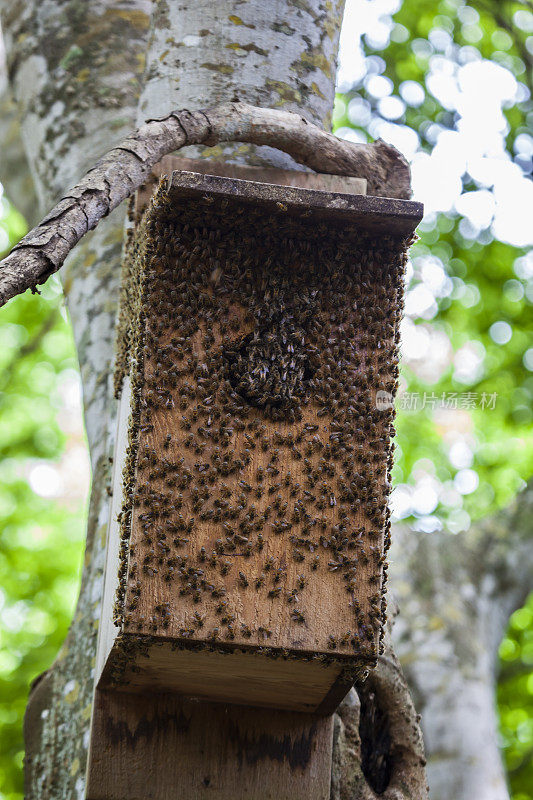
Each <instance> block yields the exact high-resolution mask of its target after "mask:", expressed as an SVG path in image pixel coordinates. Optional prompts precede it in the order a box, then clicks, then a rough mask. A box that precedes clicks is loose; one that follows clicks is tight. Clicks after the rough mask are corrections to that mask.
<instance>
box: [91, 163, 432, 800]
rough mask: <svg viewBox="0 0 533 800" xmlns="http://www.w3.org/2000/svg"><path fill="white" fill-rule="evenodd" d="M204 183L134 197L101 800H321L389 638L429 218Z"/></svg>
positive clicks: (398, 205) (302, 192)
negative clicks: (394, 445) (402, 395)
mask: <svg viewBox="0 0 533 800" xmlns="http://www.w3.org/2000/svg"><path fill="white" fill-rule="evenodd" d="M166 162H167V163H166V164H165V165H163V167H162V169H165V170H168V168H169V166H171V159H168V160H166ZM180 166H181V167H183V161H182V162H181V163H180ZM208 168H209V170H210V173H211V174H204V175H202V174H199V171H198V170H197V171H196V172H194V173H191V172H175V173H171V174H170V176H169V178H168V179H166V180H165V181H164V182H163V183H162V184H161V185H160V187H159V188H158V190H157V191H156V193H155V195H154V197H153V199H152V200H151V201H150V203H149V205H148V209H147V210H146V211H144V213H143V207H144V205H145V203H146V199H147V194H150V193H151V189H150V188H148V190H147V193H144V194H143V193H140V194H139V196H138V199H137V206H136V216H137V224H136V230H135V233H134V236H133V239H132V242H131V244H130V247H129V251H128V255H127V258H126V263H125V269H124V279H123V283H124V285H123V299H122V309H121V321H120V327H121V342H120V348H119V358H118V370H117V385H118V387H119V390H120V391H122V396H121V413H120V421H119V432H118V436H117V443H118V444H117V453H116V459H115V484H114V491H113V504H114V510H113V514H112V517H113V518H114V519H117V520H118V522H117V523H116V525H112V529H111V530H110V534H109V541H108V560H107V566H106V590H105V595H104V606H103V614H102V624H101V631H100V642H99V648H98V655H97V665H96V669H97V680H98V688H97V698H96V703H95V711H94V719H93V734H92V743H91V758H90V765H89V793H88V797H89V798H91V799H92V800H97V798H98V799H100V798H104V797H105V798H109V800H111V799H112V798H113V800H114V799H115V798H116V800H119V798H121V800H125V798H134V797H141V796H143V797H146V796H150V797H154V798H157V799H158V800H159V799H160V800H164V798H167V797H169V798H170V797H175V796H176V793H177V794H178V795H179V796H183V797H191V798H197V797H198V798H204V797H217V798H225V797H228V798H230V797H231V798H240V797H242V798H247V799H248V798H257V800H262V799H263V798H267V797H275V796H276V797H289V796H290V797H291V798H300V797H301V798H304V797H305V798H308V797H313V798H315V797H316V798H327V797H328V795H329V772H330V760H331V736H332V719H331V716H330V715H331V713H332V712H333V711H334V709H335V708H336V706H337V705H338V703H339V702H340V700H341V699H342V697H343V696H344V695H345V694H346V692H347V691H348V690H349V688H350V686H351V685H353V683H354V681H362V680H364V677H365V675H366V674H367V673H368V670H369V669H370V668H371V667H372V666H373V664H374V663H375V659H376V656H377V652H378V647H379V640H380V636H381V632H382V625H383V619H384V599H383V596H384V554H385V552H386V549H387V546H388V541H389V523H388V512H387V496H388V488H389V471H390V466H391V451H390V436H391V432H392V418H393V409H392V403H391V400H392V397H393V395H394V392H395V388H396V381H397V344H398V322H399V314H400V309H401V302H402V289H403V283H402V280H403V267H404V260H405V251H406V247H407V246H408V243H409V241H410V237H411V234H412V231H413V230H414V227H415V225H416V224H417V222H418V221H419V219H420V217H421V206H420V205H419V204H418V203H413V202H410V201H401V200H391V199H387V198H377V197H365V196H364V195H362V194H356V192H357V191H359V192H361V191H362V190H364V186H363V185H361V183H359V184H354V183H353V181H354V179H351V181H352V183H351V186H349V185H348V184H349V180H348V179H340V180H343V181H347V182H346V183H344V186H343V189H344V191H345V192H346V190H347V189H348V190H349V191H351V193H350V194H346V193H345V194H342V193H339V191H338V188H339V184H338V181H339V178H333V176H329V178H328V184H329V185H328V186H327V189H328V190H327V191H318V190H316V181H317V176H308V178H307V180H309V181H315V190H310V189H306V188H301V181H302V178H301V175H303V174H304V173H288V174H287V173H282V172H281V171H279V170H273V171H270V172H271V174H270V175H265V170H260V171H259V173H260V174H257V176H254V180H250V177H251V176H252V175H253V168H229V169H230V170H231V174H232V177H227V176H226V177H221V176H220V175H219V176H216V175H213V173H214V172H216V171H218V172H219V173H220V172H222V171H223V170H228V167H227V166H224V168H223V169H218V170H216V169H215V168H213V165H212V164H209V167H208ZM237 170H240V171H241V175H240V177H241V178H242V177H243V173H242V171H243V170H245V176H246V178H247V180H245V181H243V180H239V179H236V178H235V173H236V171H237ZM267 172H268V171H267ZM274 173H277V174H276V175H274ZM291 176H293V182H296V181H298V180H299V181H300V188H295V187H294V186H290V185H289V186H287V185H281V184H288V183H289V181H291ZM294 176H296V177H295V178H294ZM265 180H269V181H270V182H269V183H265ZM304 180H306V179H304ZM355 180H357V179H355ZM324 183H325V181H324ZM335 190H337V191H335ZM113 605H114V608H113V612H112V610H111V609H112V606H113ZM113 622H114V625H113ZM192 698H194V699H192ZM214 701H218V702H219V703H220V705H215V704H214ZM228 704H232V705H228ZM236 704H240V705H236ZM244 706H247V708H244ZM261 706H264V707H268V710H266V711H265V710H261V709H260V708H257V707H261ZM252 707H253V708H252ZM272 709H277V710H276V711H273V710H272ZM302 712H307V713H302ZM221 741H225V742H226V745H225V746H224V747H225V749H224V748H222V747H221ZM169 751H172V752H174V753H176V754H179V755H177V760H178V763H177V765H176V768H175V770H174V771H172V770H170V771H168V768H167V766H165V765H166V764H167V763H168V762H167V761H165V760H163V757H164V754H165V753H166V754H167V756H168V752H169ZM146 763H150V764H152V765H153V766H154V770H153V773H151V772H150V771H148V772H147V770H146ZM139 765H144V766H143V767H142V768H140V766H139ZM167 773H168V774H167Z"/></svg>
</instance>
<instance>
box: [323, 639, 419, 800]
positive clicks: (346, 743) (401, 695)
mask: <svg viewBox="0 0 533 800" xmlns="http://www.w3.org/2000/svg"><path fill="white" fill-rule="evenodd" d="M357 692H358V693H356V691H355V689H352V691H351V692H350V694H349V695H348V697H347V698H346V699H345V700H344V701H343V703H342V704H341V706H340V707H339V709H338V711H337V714H338V725H337V730H336V740H335V746H334V756H333V771H332V791H331V800H353V798H355V797H357V798H360V800H380V798H381V800H427V797H428V789H427V783H426V771H425V764H426V761H425V757H424V746H423V742H422V734H421V732H420V727H419V720H420V717H419V716H418V715H417V713H416V711H415V708H414V706H413V701H412V699H411V695H410V693H409V688H408V686H407V682H406V680H405V677H404V675H403V672H402V669H401V667H400V664H399V662H398V659H397V657H396V655H395V653H394V651H393V649H392V646H391V645H390V644H387V646H386V648H385V652H384V653H383V655H381V656H380V657H379V659H378V665H377V667H376V669H375V670H373V672H371V673H370V675H369V677H368V678H367V680H366V681H365V683H364V684H363V685H362V686H361V687H359V688H358V690H357ZM365 716H366V717H368V718H369V721H368V725H365V724H364V717H365ZM376 717H380V719H379V720H377V719H376ZM379 728H382V729H383V735H382V739H381V742H377V741H371V742H369V743H368V744H369V745H370V752H371V753H372V757H373V760H374V763H373V764H372V763H370V764H369V763H365V757H364V755H363V750H364V749H365V747H364V740H365V736H367V735H370V736H374V735H375V733H376V730H377V729H379ZM366 749H367V750H368V747H367V748H366Z"/></svg>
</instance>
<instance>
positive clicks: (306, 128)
mask: <svg viewBox="0 0 533 800" xmlns="http://www.w3.org/2000/svg"><path fill="white" fill-rule="evenodd" d="M220 142H247V143H250V144H255V145H269V146H270V147H275V148H277V149H278V150H283V151H284V152H286V153H288V154H289V155H291V156H292V157H293V158H294V160H295V161H297V162H298V163H300V164H304V165H305V166H307V167H310V168H311V169H313V170H315V171H317V172H324V173H330V174H333V175H347V176H349V175H353V176H356V177H360V178H366V179H367V182H368V194H372V195H378V196H386V197H395V198H409V197H410V173H409V166H408V164H407V162H406V161H405V159H404V158H403V156H402V155H401V154H400V153H399V152H398V151H397V150H396V149H395V148H394V147H392V145H389V144H386V143H385V142H383V141H382V140H378V141H376V142H374V143H373V144H354V143H352V142H347V141H344V140H342V139H338V138H337V137H336V136H333V134H331V133H326V132H325V131H323V130H321V129H320V128H317V127H316V126H315V125H313V124H311V123H310V122H308V121H307V120H306V119H305V118H304V117H301V116H299V115H298V114H293V113H290V112H287V111H275V110H273V109H268V108H256V107H255V106H250V105H247V104H245V103H225V104H222V105H218V106H214V107H212V108H208V109H206V110H202V111H187V110H182V111H173V112H172V113H170V114H168V115H167V116H165V117H162V118H161V119H152V120H148V121H147V122H146V123H145V124H144V125H142V126H141V127H140V128H138V130H136V131H135V132H134V133H132V134H131V135H130V136H128V137H127V138H126V139H124V140H123V141H122V142H121V143H120V144H119V145H117V147H114V148H113V149H112V150H110V151H109V152H108V153H107V154H106V155H105V156H104V157H103V158H102V159H100V161H98V162H97V163H96V164H95V165H94V167H92V169H90V170H89V171H88V172H87V174H86V175H85V176H84V177H83V178H82V180H81V181H80V182H79V183H78V184H76V186H74V187H73V188H72V189H70V190H69V191H68V192H67V193H66V194H65V196H64V197H62V198H61V200H60V201H59V203H58V204H57V205H56V206H55V207H54V208H53V209H52V211H50V213H49V214H48V215H47V216H46V217H45V218H44V219H43V220H42V222H41V223H40V224H39V225H37V226H36V227H35V228H34V229H33V230H31V231H30V232H29V233H28V234H27V235H26V236H25V237H24V238H23V239H21V241H20V242H19V243H18V244H17V245H15V247H14V248H13V250H12V251H11V253H10V254H9V255H8V256H7V257H6V258H5V259H4V260H3V262H2V268H1V274H0V305H3V304H4V303H6V302H7V301H8V300H9V299H11V298H12V297H15V296H16V295H17V294H20V293H21V292H24V291H25V290H26V289H30V288H31V289H32V290H35V287H36V286H37V284H41V283H44V282H45V281H46V279H47V278H48V277H49V276H50V275H52V274H53V273H54V272H57V270H59V269H60V267H61V266H62V264H63V262H64V261H65V259H66V257H67V256H68V254H69V253H70V251H71V250H72V249H73V248H74V247H75V246H76V244H77V243H78V242H79V241H80V239H81V238H82V236H84V235H85V234H86V233H87V232H88V231H90V230H92V229H93V228H95V227H96V226H97V225H98V222H99V221H100V220H101V219H102V217H105V216H106V215H107V214H109V213H110V212H111V211H112V210H113V209H114V208H116V207H117V206H118V205H119V204H120V203H121V202H122V201H123V200H125V199H126V198H127V197H129V196H130V195H131V194H133V192H135V190H136V189H137V188H138V187H139V186H141V185H142V184H143V183H144V181H145V180H146V179H147V178H148V176H149V174H150V171H151V169H152V167H153V166H154V164H156V163H157V162H158V161H159V160H160V159H161V158H162V157H163V156H165V155H167V154H168V153H171V152H173V151H175V150H179V149H180V148H182V147H185V146H186V145H195V144H203V145H208V146H212V145H216V144H219V143H220Z"/></svg>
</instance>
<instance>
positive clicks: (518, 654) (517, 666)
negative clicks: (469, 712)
mask: <svg viewBox="0 0 533 800" xmlns="http://www.w3.org/2000/svg"><path fill="white" fill-rule="evenodd" d="M500 659H501V669H500V676H499V683H498V705H499V709H500V719H501V737H502V745H503V748H504V750H505V754H506V758H507V769H508V771H509V778H510V783H511V786H512V787H513V789H514V794H513V798H514V800H530V797H531V760H532V758H533V594H532V595H531V596H530V598H529V601H528V602H527V604H526V605H525V606H524V607H523V608H521V609H519V610H518V611H515V613H514V614H513V616H512V617H511V623H510V625H509V630H508V632H507V636H506V637H505V639H504V640H503V642H502V643H501V647H500Z"/></svg>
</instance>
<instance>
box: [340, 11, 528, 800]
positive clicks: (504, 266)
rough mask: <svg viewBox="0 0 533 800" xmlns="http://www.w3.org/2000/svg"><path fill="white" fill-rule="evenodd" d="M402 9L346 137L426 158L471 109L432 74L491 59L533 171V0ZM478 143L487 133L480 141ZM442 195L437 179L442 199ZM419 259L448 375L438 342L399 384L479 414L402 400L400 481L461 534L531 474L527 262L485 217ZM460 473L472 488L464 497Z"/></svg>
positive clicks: (465, 178)
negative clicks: (470, 404)
mask: <svg viewBox="0 0 533 800" xmlns="http://www.w3.org/2000/svg"><path fill="white" fill-rule="evenodd" d="M384 5H386V4H384ZM397 5H399V6H400V8H399V9H398V10H397V12H396V13H395V14H394V16H393V19H392V20H391V19H390V18H388V17H387V14H385V15H384V17H383V19H382V21H383V22H384V24H388V25H389V27H390V38H389V42H388V44H387V45H385V46H383V42H382V41H381V42H379V43H378V42H377V41H376V40H375V35H376V34H375V30H374V29H373V28H370V29H369V31H368V33H367V34H366V35H365V36H363V37H362V41H361V45H362V49H363V54H364V57H365V68H364V69H361V78H360V79H359V80H358V81H357V82H356V83H355V84H354V85H353V86H352V87H351V88H349V89H347V90H346V87H343V90H344V94H342V95H340V96H339V97H338V99H337V103H336V109H335V114H334V119H335V124H336V128H337V129H338V130H339V129H340V133H341V135H342V134H343V133H344V134H345V135H348V136H349V137H350V136H352V135H353V134H352V133H350V130H351V131H353V132H355V136H356V138H357V139H358V140H359V141H369V140H371V139H372V138H375V137H376V135H384V136H385V138H388V137H387V134H389V135H390V136H392V135H393V133H394V131H397V132H401V131H402V130H403V131H405V129H406V128H410V129H412V131H416V133H417V135H418V145H417V149H418V151H419V152H420V151H422V152H426V153H428V154H431V153H432V151H433V150H434V149H435V148H436V147H437V146H438V145H439V139H440V137H441V136H442V134H446V135H448V137H449V136H450V134H449V133H447V132H450V131H453V132H454V135H456V132H457V131H459V130H460V128H459V126H460V122H461V113H462V112H461V109H460V108H458V107H457V105H456V104H455V103H454V102H453V100H454V95H453V92H448V95H447V94H446V92H444V91H442V85H441V86H439V85H437V83H436V81H435V75H436V74H440V75H443V74H444V75H448V76H451V79H450V80H452V79H453V78H454V77H455V76H456V75H457V74H458V71H459V69H460V67H461V65H464V64H466V63H470V62H480V61H482V59H487V60H489V61H490V62H492V63H494V64H498V65H499V66H500V67H503V68H505V69H506V70H508V72H509V73H510V74H511V75H512V76H513V78H514V80H516V82H517V85H518V97H519V99H518V101H515V102H507V103H505V102H504V103H503V104H502V112H503V114H504V117H505V121H506V127H505V129H503V130H502V134H501V135H502V137H503V138H502V153H501V156H500V157H501V158H503V159H505V158H507V159H508V160H507V162H505V161H504V162H503V163H508V164H512V163H513V162H514V164H515V165H517V166H518V167H520V168H521V169H523V170H524V172H525V173H527V172H528V171H530V169H531V153H524V152H523V146H524V144H525V146H526V150H527V149H528V148H529V144H530V142H531V141H532V140H531V138H530V131H531V122H532V121H533V106H532V103H531V93H532V90H533V74H532V73H533V37H532V36H531V32H532V30H533V13H532V12H533V4H532V3H531V2H525V3H524V2H522V3H520V2H508V0H471V2H470V3H467V2H465V1H464V0H440V2H435V0H403V2H402V3H400V2H398V4H397ZM390 6H391V4H389V8H390ZM372 75H374V76H379V77H382V78H384V79H386V80H385V81H382V82H381V85H377V91H376V84H374V86H373V85H372V82H371V80H369V76H372ZM513 78H511V82H512V80H513ZM479 89H480V91H482V90H483V89H484V87H483V86H480V87H479ZM384 95H385V96H386V103H383V101H382V97H383V96H384ZM450 98H451V99H450ZM391 100H392V103H391ZM387 104H388V105H387ZM391 109H392V111H391ZM380 124H382V125H383V127H382V128H381V129H380V127H379V125H380ZM387 126H388V127H387ZM342 129H344V131H343V130H342ZM381 130H383V133H381ZM411 136H412V134H411ZM406 141H407V140H406ZM441 141H442V140H441ZM448 142H450V138H448ZM415 144H416V143H415ZM483 144H484V141H483V133H482V134H481V135H480V136H479V139H478V146H479V147H482V146H483ZM414 149H416V148H413V150H414ZM467 163H468V162H467ZM460 181H461V183H462V190H461V191H462V196H463V197H466V198H467V199H470V198H472V196H473V193H475V192H476V191H478V190H479V189H482V190H483V191H484V192H485V193H486V194H485V197H487V196H488V195H489V192H490V175H489V181H488V182H487V183H485V184H483V182H481V183H480V182H479V181H476V180H475V179H474V178H473V177H472V175H471V174H469V172H468V171H467V169H466V168H465V169H464V171H463V174H462V176H461V178H460ZM440 190H441V187H440V186H439V184H438V183H436V184H435V187H434V191H435V192H436V193H437V192H439V191H440ZM458 207H459V208H460V207H461V206H460V204H459V206H458ZM489 224H490V223H489ZM411 260H412V267H413V268H412V271H411V273H410V277H409V282H408V285H407V298H408V302H407V306H408V307H409V295H410V293H414V294H413V295H412V296H413V297H415V295H416V292H417V290H418V291H422V290H423V291H427V289H428V287H429V288H431V287H432V280H431V278H432V275H431V274H430V275H429V280H428V274H427V273H428V271H429V272H430V273H431V271H433V277H435V275H436V276H437V278H438V275H439V274H441V276H442V281H441V282H440V285H439V280H436V281H435V280H433V287H434V288H435V287H436V289H435V291H434V297H433V301H434V303H433V305H432V306H430V307H429V308H428V309H426V310H425V311H424V312H423V313H421V314H420V316H418V317H417V316H416V314H411V323H410V324H411V326H412V327H411V333H413V330H414V331H415V334H416V332H418V334H419V335H421V334H427V335H430V336H431V337H432V342H440V343H441V350H442V349H443V347H442V342H445V343H446V344H447V346H448V347H449V351H450V352H449V355H448V357H447V359H443V363H442V365H441V368H440V369H437V368H435V369H433V370H431V369H429V370H428V369H427V367H428V364H429V365H430V366H431V364H430V362H431V361H432V360H433V361H435V360H436V358H437V356H436V352H437V349H438V348H437V347H436V345H435V344H432V346H431V347H429V348H428V350H427V352H426V353H425V355H424V357H423V358H422V359H419V360H417V359H416V358H414V359H409V358H404V366H403V370H402V382H401V386H400V390H402V389H403V390H404V391H407V392H408V393H410V394H409V395H407V396H409V397H411V398H412V397H413V395H412V393H416V394H417V395H418V402H419V408H420V406H421V405H422V399H423V398H424V396H425V397H426V398H431V397H436V398H440V397H442V396H443V394H444V396H445V397H447V398H449V397H450V393H457V394H458V397H459V398H461V396H465V395H466V394H467V393H472V394H473V395H475V396H476V404H475V405H476V408H475V409H472V410H471V411H461V410H460V405H459V411H456V412H454V413H452V414H450V412H449V410H447V409H446V410H444V411H442V409H438V408H432V407H431V403H426V404H425V407H424V408H423V409H422V410H418V411H417V412H416V413H415V412H413V411H412V410H401V403H400V411H399V414H398V421H397V429H398V434H397V453H396V466H395V470H394V476H393V477H394V483H395V485H397V486H400V487H403V488H404V489H405V496H408V492H409V491H411V490H413V489H415V488H416V487H417V486H419V487H422V488H423V489H424V487H425V491H426V495H425V498H423V501H424V500H425V501H426V504H428V502H429V505H428V507H431V505H432V503H431V501H428V491H434V495H435V498H436V499H435V501H434V503H433V506H434V508H433V510H429V511H428V509H427V508H426V509H423V508H421V510H420V509H418V510H417V508H416V504H413V506H412V507H411V508H410V509H409V507H408V506H404V510H403V513H400V516H402V517H404V518H409V519H410V521H411V523H412V524H413V525H414V526H415V527H418V528H419V529H420V530H422V531H424V530H426V531H428V532H429V531H431V530H434V529H435V528H436V527H439V526H442V525H444V526H446V527H447V528H448V529H449V530H451V531H452V532H454V533H458V532H460V531H461V530H465V529H466V528H467V527H468V525H469V524H470V521H471V520H472V519H475V518H478V517H481V516H485V515H486V514H489V513H491V512H493V511H494V510H495V509H497V508H500V507H502V506H503V505H505V504H506V503H508V502H509V500H510V499H511V498H512V497H513V496H514V495H515V494H516V492H517V491H518V490H519V489H520V488H521V487H522V486H523V484H524V481H526V480H528V479H529V478H530V477H531V475H532V474H533V446H532V445H533V424H532V422H533V419H532V417H533V413H532V409H533V371H532V370H533V358H532V357H533V351H531V349H530V348H531V323H532V320H533V314H532V302H533V284H532V278H533V269H531V263H532V262H531V254H530V255H529V256H528V255H527V251H526V250H525V249H522V248H519V247H514V246H513V245H511V244H508V243H506V242H505V241H499V240H498V238H497V236H496V235H495V233H494V231H493V230H491V228H490V227H487V223H486V222H485V227H478V228H477V229H476V226H475V225H474V224H473V223H472V221H471V220H469V219H468V218H467V217H465V216H464V215H462V214H460V213H458V212H455V211H453V210H452V211H447V212H446V214H444V213H440V214H438V215H430V216H429V217H428V218H427V220H425V221H424V223H423V225H422V226H421V228H420V240H419V241H418V242H417V243H416V245H415V246H414V247H413V248H412V251H411ZM424 273H426V274H424ZM444 349H446V348H445V347H444ZM461 353H462V354H466V356H468V357H470V358H471V359H472V358H474V360H475V357H476V356H477V358H478V364H477V365H474V366H473V367H472V368H471V369H470V371H468V370H466V371H465V370H462V371H461V369H459V368H458V357H459V356H461ZM431 373H433V374H431ZM482 397H485V398H486V400H487V401H489V398H491V397H494V407H492V404H491V403H490V402H485V408H482V407H481V405H482V403H481V398H482ZM411 402H412V400H411ZM405 405H406V406H407V409H409V405H408V404H405ZM435 405H436V406H438V403H436V404H435ZM454 416H455V419H454ZM457 435H459V439H461V436H462V439H461V441H462V442H463V444H464V442H467V443H468V445H469V446H470V448H471V451H472V456H471V461H470V463H468V456H467V457H466V461H465V463H462V464H461V463H457V457H456V456H454V453H453V448H452V447H451V444H452V442H453V441H454V437H456V439H455V440H457ZM467 453H468V451H467ZM460 460H461V459H459V461H460ZM465 467H467V469H465ZM465 473H467V474H466V475H465ZM465 477H466V479H467V480H470V481H471V486H467V487H466V489H465V488H464V487H462V491H458V490H457V487H459V488H461V481H464V479H465ZM424 481H425V482H424ZM476 484H477V488H475V487H476ZM423 505H424V502H422V506H423ZM532 637H533V598H530V600H529V603H528V605H527V606H525V607H524V608H523V609H521V610H519V611H517V612H516V613H515V614H514V615H513V617H512V620H511V624H510V626H509V630H508V633H507V636H506V638H505V640H504V642H503V643H502V648H501V659H502V670H501V676H500V682H499V689H498V699H499V706H500V713H501V729H502V746H503V749H504V753H505V758H506V761H507V767H508V770H509V780H510V786H511V789H512V794H513V799H514V800H532V798H533V759H532V754H533V723H532V712H533V704H532V693H533V674H532V664H533V655H532V652H533V651H532V647H533V638H532Z"/></svg>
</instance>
